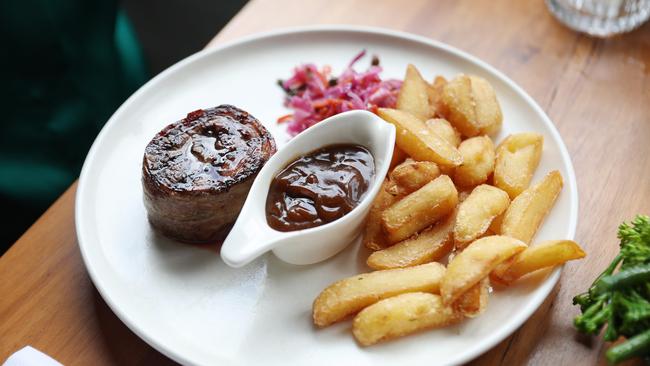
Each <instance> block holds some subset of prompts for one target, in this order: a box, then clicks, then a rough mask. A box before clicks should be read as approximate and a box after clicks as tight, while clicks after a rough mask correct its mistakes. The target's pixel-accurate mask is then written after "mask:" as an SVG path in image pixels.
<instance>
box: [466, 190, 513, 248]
mask: <svg viewBox="0 0 650 366" xmlns="http://www.w3.org/2000/svg"><path fill="white" fill-rule="evenodd" d="M509 204H510V199H509V198H508V194H507V193H506V192H504V191H502V190H500V189H499V188H496V187H492V186H489V185H487V184H482V185H480V186H478V187H476V188H474V190H472V193H471V194H470V195H469V197H467V198H466V199H465V200H464V201H463V202H461V203H460V205H459V206H458V215H456V224H455V226H454V243H455V244H456V248H457V249H462V248H465V247H466V246H467V245H468V244H469V243H471V242H473V241H474V240H476V239H478V238H479V237H481V236H482V235H483V234H484V233H485V232H486V231H487V230H488V228H489V227H490V223H491V222H492V220H494V218H495V217H496V216H498V215H501V214H502V213H503V212H505V210H506V209H507V208H508V205H509Z"/></svg>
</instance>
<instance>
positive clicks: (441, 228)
mask: <svg viewBox="0 0 650 366" xmlns="http://www.w3.org/2000/svg"><path fill="white" fill-rule="evenodd" d="M455 221H456V220H455V214H453V213H452V214H450V215H449V217H447V218H446V219H445V220H443V221H441V222H439V223H438V224H436V225H434V226H432V227H430V228H429V229H427V230H425V231H423V232H421V233H419V234H418V235H416V236H414V237H412V238H409V239H406V240H404V241H401V242H399V243H397V244H395V245H393V246H391V247H388V248H386V249H383V250H379V251H376V252H374V253H372V254H370V256H369V257H368V260H367V264H368V266H369V267H370V268H372V269H389V268H401V267H410V266H415V265H418V264H422V263H428V262H433V261H437V260H439V259H441V258H443V257H444V256H445V255H447V254H449V252H450V251H451V250H452V249H453V248H454V242H453V240H452V230H453V228H454V222H455Z"/></svg>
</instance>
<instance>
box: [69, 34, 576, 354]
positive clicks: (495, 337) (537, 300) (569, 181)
mask: <svg viewBox="0 0 650 366" xmlns="http://www.w3.org/2000/svg"><path fill="white" fill-rule="evenodd" d="M345 32H352V33H359V34H370V35H375V36H376V35H379V36H384V37H392V38H399V39H402V40H407V41H412V42H416V43H420V44H424V45H426V46H428V47H433V48H437V49H439V50H442V51H444V52H447V53H449V54H452V55H454V56H456V57H459V58H462V59H465V60H467V61H469V62H470V63H473V64H475V65H476V66H478V67H479V68H482V69H484V70H486V71H487V72H489V73H491V74H492V76H494V77H495V78H497V79H499V80H500V81H501V82H503V83H505V84H506V85H507V86H508V87H509V88H511V89H512V90H513V91H514V92H515V93H516V94H517V95H518V96H520V97H522V98H523V99H524V101H525V102H526V103H527V104H528V105H530V106H531V107H532V108H533V110H534V111H535V112H536V113H537V114H538V115H539V116H540V117H541V119H542V121H543V123H544V124H545V125H546V127H547V128H548V130H549V133H550V134H551V135H552V136H553V138H554V139H555V140H557V141H558V142H559V144H558V150H559V152H560V156H561V158H562V160H563V161H566V162H567V164H566V165H567V166H566V168H567V173H568V176H567V177H564V180H565V184H566V185H567V186H568V187H569V188H570V190H571V191H573V192H575V194H574V195H572V196H571V197H569V199H570V213H569V235H568V236H569V237H568V238H567V239H569V240H574V239H575V233H576V228H577V224H578V210H579V198H578V196H579V192H578V186H577V181H576V176H575V170H574V167H573V162H572V160H571V156H570V154H569V152H568V149H567V147H566V145H565V143H564V140H563V139H562V137H561V135H560V133H559V131H558V130H557V128H556V126H555V124H554V123H553V122H552V121H551V119H550V117H549V116H548V115H547V114H546V112H544V110H543V109H542V108H541V106H540V105H539V104H538V103H537V102H536V101H535V100H534V99H533V98H532V97H531V96H530V95H529V94H528V93H526V91H524V89H523V88H521V87H520V86H519V85H518V84H516V83H515V82H514V81H513V80H512V79H510V78H509V77H508V76H506V75H505V74H504V73H503V72H501V71H499V70H498V69H496V68H495V67H493V66H491V65H490V64H488V63H487V62H485V61H483V60H481V59H479V58H478V57H476V56H474V55H472V54H470V53H468V52H466V51H463V50H461V49H459V48H456V47H453V46H450V45H448V44H446V43H443V42H441V41H438V40H434V39H431V38H428V37H425V36H421V35H417V34H413V33H409V32H405V31H401V30H394V29H389V28H382V27H374V26H360V25H350V24H325V25H308V26H294V27H282V28H276V29H273V30H270V31H262V32H256V33H253V34H249V35H246V36H243V37H238V38H236V39H234V40H231V41H226V42H224V43H222V44H218V45H216V46H212V47H210V48H205V49H203V50H200V51H198V52H196V53H194V54H192V55H190V56H188V57H186V58H184V59H182V60H180V61H178V62H177V63H175V64H173V65H172V66H170V67H168V68H167V69H165V70H164V71H162V72H161V73H159V74H158V75H156V76H155V77H153V78H152V79H150V80H149V81H147V82H146V83H145V84H144V85H142V86H141V87H140V88H138V90H136V91H135V92H134V93H133V94H131V96H129V97H128V98H127V99H126V100H125V101H124V102H123V103H122V104H121V105H120V107H119V108H117V109H116V110H115V112H114V113H113V114H112V115H111V117H110V118H109V119H108V120H107V122H106V123H105V124H104V126H103V127H102V129H101V131H100V132H99V134H98V135H97V137H96V138H95V140H94V141H93V144H92V146H91V148H90V150H89V151H88V154H87V155H86V158H85V160H84V164H83V166H82V169H81V173H80V175H79V180H78V185H77V192H76V194H75V229H76V233H77V243H78V246H79V250H80V252H81V256H82V259H83V263H84V266H85V268H86V271H87V272H88V274H89V277H90V279H91V281H92V282H93V285H94V286H95V288H96V289H97V291H98V292H99V294H100V295H101V297H102V299H103V300H104V301H105V302H106V304H107V305H108V307H109V308H110V309H111V311H112V312H113V313H114V314H115V315H116V316H117V317H118V319H119V320H120V321H122V322H123V323H124V324H125V325H126V326H127V327H128V328H129V329H130V330H131V331H132V332H133V333H135V334H136V335H137V336H138V337H139V338H140V339H142V340H144V341H145V342H146V343H147V344H149V345H150V346H151V347H153V348H154V349H155V350H157V351H158V352H160V353H162V354H163V355H165V356H166V357H169V358H170V359H172V360H174V361H176V362H178V363H180V364H184V365H185V364H193V362H192V361H191V360H190V359H188V358H186V357H185V356H184V355H182V354H180V353H178V352H176V351H174V350H172V349H168V348H166V347H165V346H164V345H163V344H162V343H159V342H158V341H157V340H156V339H155V338H156V337H155V336H153V335H151V334H148V333H147V332H146V331H143V330H142V329H140V328H139V327H138V326H137V324H136V322H135V321H134V320H133V319H131V317H130V316H129V315H128V314H127V313H126V312H125V311H123V310H122V309H121V308H120V306H119V304H117V302H115V301H114V299H112V298H111V296H110V294H109V290H108V289H107V288H106V287H105V286H106V285H105V284H104V283H103V282H102V280H101V276H100V275H99V274H98V273H97V271H96V270H95V269H94V268H93V266H92V265H91V264H92V263H91V262H90V258H89V256H90V254H89V253H88V245H90V244H83V243H84V239H83V237H84V233H85V229H84V225H82V224H83V222H84V217H83V215H82V213H83V209H82V207H83V205H82V203H83V200H84V198H83V197H84V196H85V192H86V190H87V189H88V188H87V184H86V183H85V182H86V181H87V178H86V176H88V174H89V171H90V165H91V163H90V162H91V161H93V160H95V155H96V154H97V150H98V149H99V146H100V145H101V144H102V141H103V139H104V138H105V135H106V134H107V131H108V130H109V129H110V128H111V125H113V124H114V123H115V121H116V120H117V119H119V117H120V116H121V114H122V113H123V111H124V109H125V108H126V106H128V105H130V104H131V103H133V100H135V99H137V98H138V97H139V96H140V94H143V93H144V92H146V91H147V90H148V89H150V88H154V87H155V86H156V85H157V84H158V83H160V82H161V81H162V80H164V79H165V78H167V77H168V76H169V75H172V74H173V73H175V72H176V70H178V69H182V68H184V67H185V66H186V65H189V64H191V63H193V62H195V61H197V60H199V59H202V58H204V57H208V56H209V55H211V54H213V53H218V52H221V51H223V50H226V49H229V48H234V47H238V46H241V45H245V44H246V43H250V42H255V41H261V40H264V39H269V38H275V37H283V36H288V35H297V34H313V33H345ZM563 267H564V266H563V265H562V266H559V267H558V268H555V269H554V270H553V271H552V273H551V274H550V275H549V276H548V277H547V278H546V279H545V280H544V282H543V283H541V284H540V285H539V287H538V290H539V291H540V292H539V294H538V295H537V296H534V297H533V298H532V299H530V301H531V304H532V305H531V306H529V307H528V308H526V309H525V310H524V311H521V312H519V313H517V316H515V317H514V318H513V322H512V325H511V326H510V327H502V328H499V329H498V330H497V331H496V332H495V333H493V334H492V336H491V337H487V338H485V339H483V340H481V341H479V342H476V343H475V344H473V345H472V346H470V347H468V348H467V349H466V351H465V352H463V353H462V354H461V355H460V356H459V357H455V358H454V359H452V360H451V361H452V362H451V363H452V364H461V363H466V362H468V361H471V360H473V359H475V358H477V357H479V356H480V355H482V354H484V353H485V352H487V351H489V350H490V349H492V348H493V347H494V346H496V345H497V344H498V343H500V342H502V341H503V340H504V339H506V338H507V337H508V336H510V335H511V334H513V333H514V332H516V331H517V330H518V329H519V328H521V327H522V325H524V323H525V322H526V321H527V320H528V319H529V318H530V317H531V316H532V314H533V313H534V312H535V311H537V310H538V309H539V307H540V306H541V304H542V303H543V302H544V300H546V299H547V298H548V295H549V294H550V292H551V291H552V290H553V288H555V286H556V284H557V282H558V281H559V279H560V275H561V271H562V268H563ZM531 296H533V295H531Z"/></svg>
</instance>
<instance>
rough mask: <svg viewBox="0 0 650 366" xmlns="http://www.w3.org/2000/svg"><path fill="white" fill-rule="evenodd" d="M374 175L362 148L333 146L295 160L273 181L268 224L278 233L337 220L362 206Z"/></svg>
mask: <svg viewBox="0 0 650 366" xmlns="http://www.w3.org/2000/svg"><path fill="white" fill-rule="evenodd" d="M374 174H375V162H374V159H373V157H372V155H371V154H370V152H369V151H368V150H367V149H366V148H364V147H363V146H360V145H352V144H339V145H330V146H326V147H324V148H321V149H319V150H316V151H313V152H311V153H309V154H306V155H305V156H302V157H300V158H298V159H296V160H294V161H293V162H292V163H291V164H289V165H288V166H287V167H286V168H284V169H283V170H282V171H280V173H278V175H276V176H275V178H273V181H272V182H271V186H270V188H269V193H268V196H267V198H266V221H267V222H268V224H269V226H271V227H272V228H273V229H275V230H278V231H295V230H302V229H307V228H312V227H316V226H320V225H323V224H326V223H328V222H332V221H334V220H337V219H339V218H341V217H343V216H345V215H346V214H347V213H348V212H350V211H352V209H353V208H354V207H355V206H356V205H357V204H359V202H360V201H361V199H362V198H363V196H364V195H365V193H366V191H367V190H368V187H369V186H370V183H371V182H372V178H373V176H374Z"/></svg>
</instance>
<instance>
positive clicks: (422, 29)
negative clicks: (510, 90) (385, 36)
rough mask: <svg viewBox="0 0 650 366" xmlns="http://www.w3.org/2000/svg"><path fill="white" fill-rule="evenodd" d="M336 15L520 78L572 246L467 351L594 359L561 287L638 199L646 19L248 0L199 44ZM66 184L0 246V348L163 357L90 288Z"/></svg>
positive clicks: (637, 209)
mask: <svg viewBox="0 0 650 366" xmlns="http://www.w3.org/2000/svg"><path fill="white" fill-rule="evenodd" d="M319 23H349V24H362V25H371V26H381V27H387V28H393V29H399V30H403V31H408V32H412V33H416V34H420V35H423V36H426V37H430V38H432V39H437V40H440V41H442V42H446V43H448V44H450V45H453V46H455V47H458V48H460V49H463V50H465V51H468V52H470V53H472V54H474V55H476V56H478V57H480V58H482V59H483V60H485V61H487V62H488V63H490V64H492V65H494V66H495V67H496V68H498V69H500V70H502V71H503V72H504V73H505V74H507V75H508V76H509V77H510V78H512V79H513V80H514V81H515V82H517V83H518V84H519V85H521V86H522V87H523V88H524V89H525V90H526V91H527V92H528V93H529V94H530V95H532V97H533V98H534V99H535V100H536V101H537V102H538V103H539V104H540V105H541V106H542V108H543V109H544V110H545V111H546V112H547V113H548V114H549V115H550V117H551V119H552V120H553V121H555V123H556V125H557V127H558V129H559V130H560V133H561V135H562V137H563V138H564V141H565V142H566V144H567V147H568V149H569V152H570V154H571V157H572V159H573V163H574V165H575V169H576V174H577V177H578V186H579V192H580V219H579V224H578V232H577V240H578V241H579V242H580V243H582V244H583V246H584V247H585V248H586V249H587V252H588V254H589V255H588V257H587V259H586V260H584V261H581V262H578V263H571V264H569V265H567V266H566V267H565V270H564V273H563V275H562V279H561V281H560V285H559V286H558V287H556V289H555V291H554V292H553V294H552V295H551V296H550V297H549V298H548V300H547V301H546V302H545V303H544V305H543V306H542V307H541V308H540V309H539V310H538V311H537V312H536V313H535V314H534V315H533V317H532V318H531V319H530V320H529V321H528V322H527V323H525V324H524V325H523V326H522V327H521V328H520V329H519V330H518V331H517V332H516V333H514V334H513V335H512V336H510V337H509V338H507V339H506V340H504V341H503V342H502V343H501V344H499V345H497V346H496V347H495V348H493V349H492V350H490V351H489V352H487V353H486V354H485V355H483V356H481V357H480V358H478V359H477V360H475V361H474V362H473V364H477V365H493V364H503V365H519V364H538V365H568V364H571V365H594V364H604V361H603V357H602V353H603V344H602V343H601V342H600V341H598V340H594V341H593V344H591V345H587V344H585V342H584V341H583V340H581V339H579V338H578V337H576V333H575V331H574V330H573V328H572V326H571V320H572V318H573V317H574V316H575V315H576V314H577V309H576V308H575V307H573V306H572V305H571V298H572V296H573V295H574V294H575V293H577V292H579V291H582V290H584V289H585V287H586V286H587V284H588V283H589V282H590V281H591V279H593V278H594V277H595V276H596V275H597V274H598V273H599V272H600V270H601V269H602V268H603V267H604V266H605V265H606V264H607V263H609V261H610V259H611V258H612V257H613V256H614V255H615V252H616V251H617V240H616V236H615V234H616V228H617V225H618V224H619V223H620V222H621V221H623V220H629V219H630V218H632V217H633V215H634V214H636V213H642V212H644V213H650V117H649V116H650V76H649V75H650V24H646V25H645V26H643V27H642V28H640V29H638V30H637V31H635V32H633V33H630V34H627V35H624V36H622V37H617V38H613V39H608V40H595V39H591V38H588V37H585V36H582V35H578V34H576V33H574V32H572V31H570V30H568V29H566V28H565V27H563V26H562V25H560V24H559V23H558V22H557V21H555V19H553V18H552V17H551V15H550V14H549V13H548V12H547V11H546V8H545V6H544V4H543V2H542V1H539V0H538V1H511V0H498V1H497V0H492V1H487V0H486V1H454V0H448V1H428V0H415V1H389V0H385V1H384V0H354V1H343V0H340V1H335V0H318V1H291V0H282V1H278V0H253V1H251V2H250V3H249V4H248V5H247V6H246V7H245V8H244V9H243V10H242V11H241V12H240V13H239V14H238V15H237V16H236V17H235V18H233V20H232V21H231V22H230V23H229V24H228V25H227V26H226V27H225V28H224V29H223V30H222V31H221V32H220V33H219V34H218V35H217V36H216V37H215V39H214V40H213V41H212V42H211V43H210V44H209V45H208V46H212V45H216V44H219V43H222V42H224V41H228V40H232V39H236V38H238V37H240V36H243V35H246V34H250V33H255V32H260V31H265V30H269V29H275V28H279V27H285V26H296V25H307V24H319ZM75 190H76V184H73V185H72V186H71V187H70V189H68V191H67V192H65V193H64V194H63V195H62V196H61V198H60V199H59V200H58V201H57V202H56V203H54V205H52V207H51V208H50V209H49V210H48V211H47V212H46V213H45V214H44V215H43V216H42V217H41V218H40V219H39V220H38V221H37V222H36V223H35V224H34V225H33V226H32V227H31V228H30V229H29V230H28V231H27V232H26V233H25V234H24V235H23V236H22V237H21V238H20V239H19V240H18V242H16V244H15V245H14V246H13V247H12V248H11V249H10V250H9V251H8V252H7V253H5V254H4V256H2V258H0V362H1V361H2V360H4V359H5V358H6V357H7V356H8V355H9V354H11V353H13V352H14V351H16V350H17V349H19V348H22V347H23V346H24V345H27V344H29V345H32V346H34V347H36V348H38V349H40V350H42V351H44V352H46V353H48V354H50V355H52V356H53V357H55V358H56V359H58V360H59V361H61V362H63V363H64V364H66V365H76V364H78V365H90V364H92V365H109V364H124V365H164V364H173V362H172V361H170V360H168V359H167V358H165V357H164V356H162V355H161V354H160V353H158V352H156V351H155V350H153V349H152V348H151V347H149V346H148V345H147V344H146V343H144V342H143V341H141V340H140V339H139V338H137V337H136V336H135V335H134V334H133V333H131V332H130V331H129V330H128V329H127V328H126V326H124V325H123V324H122V322H120V320H119V319H118V318H117V317H116V316H115V315H114V314H113V313H112V312H111V311H110V310H109V309H108V307H107V306H106V304H105V303H104V301H103V300H102V299H101V297H100V296H99V295H98V293H97V291H96V290H95V289H94V287H93V285H92V283H91V281H90V279H89V278H88V275H87V273H86V270H85V268H84V265H83V263H82V261H81V257H80V254H79V250H78V247H77V241H76V234H75V229H74V194H75Z"/></svg>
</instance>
